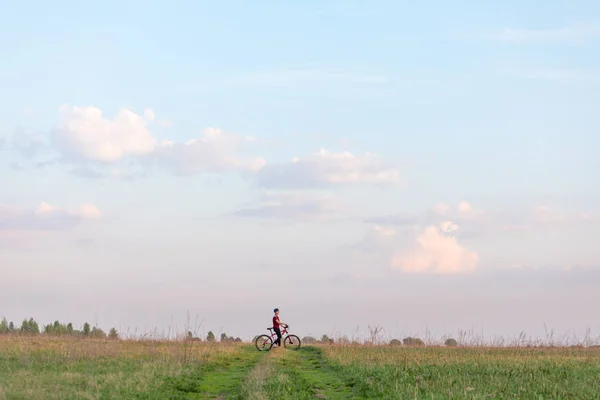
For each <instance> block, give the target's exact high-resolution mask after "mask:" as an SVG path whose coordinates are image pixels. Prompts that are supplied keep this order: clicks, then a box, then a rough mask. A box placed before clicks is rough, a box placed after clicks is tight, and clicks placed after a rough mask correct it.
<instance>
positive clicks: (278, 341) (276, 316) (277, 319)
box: [273, 308, 287, 347]
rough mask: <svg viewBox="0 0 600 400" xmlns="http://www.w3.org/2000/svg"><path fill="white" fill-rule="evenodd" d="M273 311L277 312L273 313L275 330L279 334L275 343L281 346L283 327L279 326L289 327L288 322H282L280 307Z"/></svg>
mask: <svg viewBox="0 0 600 400" xmlns="http://www.w3.org/2000/svg"><path fill="white" fill-rule="evenodd" d="M273 313H275V315H273V330H274V331H275V334H276V335H277V340H276V341H275V342H274V343H273V345H277V347H281V329H280V328H279V327H280V326H282V325H283V326H285V327H287V324H286V323H285V322H281V321H280V320H279V308H276V309H274V310H273Z"/></svg>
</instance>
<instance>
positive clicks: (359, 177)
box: [256, 150, 401, 188]
mask: <svg viewBox="0 0 600 400" xmlns="http://www.w3.org/2000/svg"><path fill="white" fill-rule="evenodd" d="M256 179H257V183H258V185H259V186H260V187H268V188H314V187H324V186H331V185H340V184H352V183H355V184H380V185H390V184H398V183H400V182H401V180H400V172H399V171H398V168H397V167H396V166H394V165H391V164H387V163H384V162H383V161H382V160H381V159H380V158H379V157H378V156H377V155H375V154H370V153H367V154H365V155H362V156H357V155H354V154H352V153H348V152H343V153H331V152H328V151H326V150H321V151H319V152H318V153H314V154H310V155H308V156H306V157H304V158H294V159H293V160H292V161H291V162H290V163H286V164H278V165H267V166H265V167H264V168H262V169H261V170H260V172H259V173H258V174H257V175H256Z"/></svg>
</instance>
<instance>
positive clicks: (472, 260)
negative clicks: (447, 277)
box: [391, 221, 479, 274]
mask: <svg viewBox="0 0 600 400" xmlns="http://www.w3.org/2000/svg"><path fill="white" fill-rule="evenodd" d="M448 227H452V228H453V230H454V229H458V227H457V226H456V225H455V224H453V223H452V222H450V221H448V222H447V223H445V224H442V225H441V226H440V227H437V226H433V225H432V226H428V227H426V228H425V229H423V230H421V231H420V232H419V233H418V236H417V238H416V242H415V244H414V245H413V247H412V248H410V249H408V250H404V251H401V252H399V253H398V254H396V255H395V256H394V257H393V258H392V260H391V265H392V268H397V269H400V270H401V271H403V272H408V273H435V274H456V273H466V272H472V271H474V270H475V269H476V268H477V263H478V262H479V256H478V255H477V253H476V252H474V251H471V250H468V249H466V248H464V247H463V246H461V245H460V244H459V243H458V241H457V239H456V238H455V237H450V236H446V235H444V234H443V233H444V232H445V231H447V229H448Z"/></svg>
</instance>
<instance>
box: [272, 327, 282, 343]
mask: <svg viewBox="0 0 600 400" xmlns="http://www.w3.org/2000/svg"><path fill="white" fill-rule="evenodd" d="M273 330H274V331H275V334H276V335H277V340H276V341H275V342H274V343H273V344H274V345H275V344H276V345H277V346H281V329H279V328H273Z"/></svg>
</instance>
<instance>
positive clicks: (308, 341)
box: [302, 336, 317, 344]
mask: <svg viewBox="0 0 600 400" xmlns="http://www.w3.org/2000/svg"><path fill="white" fill-rule="evenodd" d="M302 343H305V344H314V343H317V339H315V338H314V337H312V336H304V337H303V338H302Z"/></svg>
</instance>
